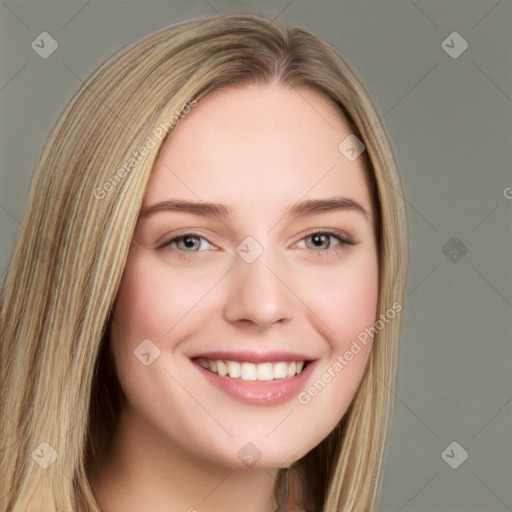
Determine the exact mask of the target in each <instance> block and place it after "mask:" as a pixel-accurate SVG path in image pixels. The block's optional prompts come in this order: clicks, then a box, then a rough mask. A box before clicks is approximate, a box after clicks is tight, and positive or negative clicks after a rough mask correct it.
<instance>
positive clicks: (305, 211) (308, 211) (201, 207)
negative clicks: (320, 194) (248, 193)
mask: <svg viewBox="0 0 512 512" xmlns="http://www.w3.org/2000/svg"><path fill="white" fill-rule="evenodd" d="M338 210H348V211H356V212H359V213H361V214H363V215H364V216H365V217H366V219H367V220H368V221H370V220H371V217H370V213H369V212H368V210H367V209H366V208H364V207H363V206H362V205H361V204H359V203H358V202H357V201H354V200H353V199H349V198H347V197H342V196H339V197H331V198H327V199H309V200H306V201H301V202H298V203H295V204H292V205H291V206H289V207H288V208H287V209H286V210H285V212H284V216H288V217H306V216H308V215H315V214H319V213H326V212H332V211H338ZM168 211H173V212H185V213H192V214H194V215H201V216H203V217H215V218H218V219H225V218H232V217H234V215H235V213H234V211H233V210H232V209H231V208H230V207H228V206H226V205H223V204H217V203H204V202H195V201H186V200H180V199H169V200H167V201H162V202H160V203H156V204H153V205H151V206H148V207H146V208H144V209H143V210H142V211H141V213H140V215H139V220H141V219H145V218H147V217H149V216H151V215H153V214H155V213H157V212H168Z"/></svg>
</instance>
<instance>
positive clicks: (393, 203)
mask: <svg viewBox="0 0 512 512" xmlns="http://www.w3.org/2000/svg"><path fill="white" fill-rule="evenodd" d="M276 80H277V81H278V82H280V83H283V84H287V85H289V86H290V87H293V88H300V87H302V86H308V87H313V88H315V89H316V90H318V91H320V92H322V93H323V94H324V95H325V96H327V97H329V98H330V99H331V100H332V101H334V102H335V104H336V105H338V106H339V108H340V111H341V112H342V113H343V114H344V115H345V117H346V118H347V121H348V122H349V123H350V126H351V128H352V132H353V133H354V134H355V135H356V136H357V137H358V138H360V139H361V140H362V141H363V142H364V144H365V146H366V151H365V152H364V153H363V154H362V155H361V158H363V159H364V162H365V166H366V169H367V178H368V183H369V184H370V188H371V193H372V196H373V201H374V205H375V209H376V212H377V219H378V225H377V231H378V233H377V234H378V240H379V246H378V250H379V299H378V313H377V314H378V315H381V314H385V313H386V311H387V310H389V309H390V308H391V306H392V305H393V304H396V303H398V304H400V305H402V304H403V303H404V299H405V285H406V275H407V248H406V217H405V210H404V204H403V198H402V193H401V186H400V181H399V177H398V173H397V170H396V164H395V161H394V157H393V154H392V151H391V149H390V146H389V143H388V141H387V136H386V133H385V131H384V128H383V127H382V125H381V123H380V120H379V117H378V115H377V113H376V111H375V108H374V106H373V104H372V101H371V99H370V97H369V95H368V93H367V92H366V90H365V88H364V87H363V85H362V84H361V82H360V81H359V79H358V78H357V77H356V75H355V74H354V72H353V71H352V70H351V69H350V68H349V66H348V65H347V63H346V62H345V61H344V60H343V59H342V58H341V57H340V56H339V55H338V53H337V52H336V51H335V50H334V49H333V48H332V47H330V46H329V45H328V44H326V43H325V42H323V41H322V40H320V39H318V38H317V37H315V36H313V35H311V34H309V33H308V32H305V31H303V30H299V29H292V30H288V29H285V28H284V27H280V26H277V25H276V24H274V23H271V22H270V21H269V20H267V19H265V18H262V17H259V16H252V15H231V16H224V17H220V16H214V17H207V18H198V19H193V20H189V21H185V22H182V23H179V24H176V25H173V26H170V27H167V28H164V29H161V30H158V31H157V32H154V33H152V34H150V35H148V36H147V37H145V38H143V39H142V40H140V41H138V42H136V43H135V44H133V45H131V46H129V47H128V48H126V49H124V50H123V51H121V52H120V53H119V54H118V55H115V56H114V57H112V58H111V59H109V60H108V61H107V62H106V63H105V64H103V65H102V66H101V67H100V68H99V69H98V70H97V71H96V72H95V74H94V75H93V76H92V77H91V78H90V79H89V80H88V81H87V82H86V83H85V84H84V86H83V87H82V88H81V89H80V90H79V92H78V93H77V94H76V95H75V97H74V98H73V99H72V101H71V102H70V103H69V105H68V106H67V107H66V109H65V110H64V112H63V113H62V115H61V117H60V118H59V120H58V122H57V124H56V125H55V127H54V129H53V131H52V132H51V134H50V136H49V138H48V140H47V142H46V145H45V147H44V149H43V151H42V153H41V156H40V159H39V161H38V164H37V168H36V170H35V173H34V177H33V181H32V184H31V189H30V192H29V196H28V199H27V207H26V211H25V215H24V218H23V228H22V229H21V231H20V233H19V238H18V241H17V243H16V246H15V249H14V252H13V255H12V259H11V262H10V265H9V268H8V272H7V275H6V278H5V282H4V284H3V288H2V293H1V296H0V301H1V303H0V307H1V317H0V322H1V323H0V339H1V354H0V355H1V358H0V378H1V383H2V389H1V391H0V393H1V395H0V396H1V402H0V406H1V413H2V414H1V415H0V427H1V428H0V436H1V437H0V475H1V484H2V488H1V489H0V500H1V502H0V503H1V506H0V510H1V511H2V512H7V511H9V512H43V511H44V512H51V511H71V510H75V511H79V512H99V510H100V509H99V507H98V505H97V503H96V501H95V499H94V496H93V494H92V491H91V488H90V486H89V481H88V479H87V468H88V466H89V464H91V465H94V464H95V461H96V460H97V458H98V455H99V453H101V450H102V449H104V447H105V446H106V445H107V444H108V443H109V441H110V439H111V436H112V433H113V428H114V426H115V422H116V419H117V416H118V414H119V410H120V407H121V403H122V393H121V391H120V385H119V377H118V376H117V375H116V374H115V370H114V367H113V363H112V360H111V356H109V351H108V349H107V346H108V341H109V339H108V332H109V326H110V322H111V319H110V315H111V311H112V307H113V304H114V302H115V299H116V295H117V291H118V287H119V284H120V280H121V277H122V274H123V269H124V266H125V262H126V259H127V254H128V250H129V247H130V243H131V240H132V236H133V233H134V230H135V226H136V223H137V218H138V214H139V210H140V207H141V205H142V201H143V197H144V193H145V189H146V185H147V182H148V179H149V177H150V173H151V170H152V168H153V164H154V162H155V159H156V157H157V155H158V150H159V148H160V147H161V146H162V143H163V140H164V139H162V140H161V141H158V143H157V145H156V147H155V149H154V150H151V151H148V152H147V154H145V156H144V157H143V158H141V157H140V153H141V151H140V149H141V148H143V147H144V146H146V147H149V142H148V141H149V139H152V140H153V142H154V139H155V136H154V134H155V129H156V128H157V127H159V126H164V125H165V124H166V123H167V126H169V119H171V118H173V116H174V118H176V113H177V112H181V111H182V109H183V106H185V105H187V104H190V101H191V100H193V101H197V102H200V101H201V99H202V98H204V97H205V96H206V95H208V94H210V93H211V92H212V91H214V90H218V89H220V88H224V87H228V86H230V85H242V84H249V83H255V82H257V83H263V84H265V83H269V82H273V81H276ZM340 142H341V141H340ZM134 159H135V161H136V163H135V164H133V165H131V164H130V165H128V166H127V162H132V163H133V162H134ZM123 168H124V172H122V171H121V172H120V169H123ZM107 183H109V185H108V186H107V185H106V184H107ZM400 309H401V308H400ZM401 325H402V318H401V313H400V312H397V313H396V317H395V318H394V319H393V321H390V322H389V323H386V325H385V326H384V327H383V328H382V329H380V330H379V332H378V333H377V334H376V335H375V337H374V341H373V346H372V350H371V354H370V358H369V361H368V365H367V367H366V370H365V374H364V377H363V380H362V382H361V385H360V387H359V389H358V392H357V394H356V396H355V398H354V400H353V402H352V404H351V406H350V408H349V410H348V411H347V413H346V415H345V416H344V418H343V419H342V421H341V422H340V424H339V425H338V426H337V427H336V429H335V430H334V431H333V432H332V433H331V434H330V435H329V436H328V438H327V439H325V440H324V441H323V442H322V443H321V444H320V445H319V446H318V447H316V448H315V449H313V450H312V451H311V452H310V453H308V454H307V455H306V456H305V457H304V458H303V459H301V460H300V461H298V462H297V464H296V465H294V468H297V472H298V471H299V469H300V474H301V475H302V484H301V485H303V487H304V493H305V494H306V495H308V496H309V498H308V499H309V500H310V501H309V502H310V503H312V505H311V507H313V508H314V510H324V511H326V512H335V511H336V512H341V511H344V512H348V511H350V512H363V511H370V510H372V508H373V507H374V504H375V503H376V500H377V497H378V494H379V491H380V485H381V474H380V470H381V467H382V462H383V456H384V454H385V447H386V438H387V437H386V432H387V428H388V423H389V417H390V414H391V410H392V400H391V392H392V390H393V388H394V380H395V373H396V359H397V349H398V343H399V337H400V331H401ZM41 443H48V444H41ZM38 450H39V451H38ZM38 455H39V456H40V457H43V455H44V457H46V459H45V460H48V457H50V458H51V459H52V462H53V463H52V464H51V465H49V466H48V467H46V468H43V467H42V465H41V464H36V462H35V461H36V458H37V456H38ZM55 457H56V459H55ZM53 459H55V460H53ZM289 474H290V473H289V472H288V473H285V471H284V470H282V471H281V472H280V474H279V477H278V479H277V481H276V485H275V496H276V499H277V500H278V502H284V500H285V499H286V496H285V494H287V493H289V492H291V491H290V489H291V487H293V486H288V485H287V483H286V481H287V478H288V476H289ZM295 487H296V486H295ZM287 489H288V490H287Z"/></svg>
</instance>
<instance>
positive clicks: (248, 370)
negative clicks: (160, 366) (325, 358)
mask: <svg viewBox="0 0 512 512" xmlns="http://www.w3.org/2000/svg"><path fill="white" fill-rule="evenodd" d="M197 362H198V363H199V364H200V365H201V366H202V367H203V368H206V369H208V370H211V371H212V372H214V373H218V374H219V375H220V376H221V377H225V376H227V375H229V377H231V378H232V379H238V378H240V379H242V380H252V381H254V380H260V381H265V380H274V379H284V378H285V377H293V376H294V375H296V374H297V373H300V372H301V371H302V367H303V366H304V361H291V362H290V361H279V362H274V363H270V362H269V363H257V364H256V363H240V362H238V361H224V360H221V359H217V360H212V359H205V358H203V357H200V358H199V359H198V361H197Z"/></svg>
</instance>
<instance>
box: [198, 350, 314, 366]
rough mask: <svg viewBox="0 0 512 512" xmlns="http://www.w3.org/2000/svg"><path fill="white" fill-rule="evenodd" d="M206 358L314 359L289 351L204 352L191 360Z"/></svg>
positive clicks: (248, 360)
mask: <svg viewBox="0 0 512 512" xmlns="http://www.w3.org/2000/svg"><path fill="white" fill-rule="evenodd" d="M200 357H202V358H204V359H211V360H221V361H239V362H247V363H266V362H278V361H290V362H291V361H312V360H313V359H314V358H312V357H309V356H306V355H304V354H299V353H297V352H288V351H275V350H272V351H267V352H263V351H254V350H246V351H236V352H231V351H215V352H204V353H201V354H196V355H194V356H192V357H191V359H196V358H200Z"/></svg>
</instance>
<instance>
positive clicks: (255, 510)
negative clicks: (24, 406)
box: [91, 84, 378, 512]
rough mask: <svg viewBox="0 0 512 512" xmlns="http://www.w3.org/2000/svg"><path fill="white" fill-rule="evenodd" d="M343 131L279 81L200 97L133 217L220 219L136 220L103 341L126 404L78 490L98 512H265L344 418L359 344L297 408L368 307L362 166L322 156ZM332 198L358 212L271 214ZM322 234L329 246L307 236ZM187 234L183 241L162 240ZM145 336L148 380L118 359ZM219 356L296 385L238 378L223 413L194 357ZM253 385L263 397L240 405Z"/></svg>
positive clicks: (322, 104) (221, 397) (133, 362)
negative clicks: (297, 366)
mask: <svg viewBox="0 0 512 512" xmlns="http://www.w3.org/2000/svg"><path fill="white" fill-rule="evenodd" d="M299 92H300V94H299ZM350 133H351V131H350V129H349V128H348V127H347V125H346V124H345V123H344V120H343V118H342V116H341V114H340V113H339V112H338V110H337V109H336V107H335V106H334V105H333V104H332V103H331V102H330V101H329V100H328V99H326V98H325V97H324V96H323V95H321V94H319V93H318V92H315V91H313V90H310V89H306V88H300V89H298V90H297V91H296V90H294V89H292V88H289V87H287V86H284V85H280V84H270V85H265V86H261V85H260V86H258V85H250V86H243V87H236V88H228V89H223V90H221V91H217V92H216V93H214V94H211V95H209V96H207V97H206V98H204V99H203V100H201V101H200V102H199V103H198V106H197V107H195V108H194V109H192V111H191V112H190V113H189V114H188V115H187V116H186V117H185V118H184V119H183V120H182V121H181V122H180V124H179V125H178V126H177V127H176V128H175V130H174V131H173V132H172V134H171V136H170V137H169V139H168V140H167V142H166V144H165V146H164V147H163V149H162V152H161V153H160V155H159V159H158V160H157V162H156V164H155V167H154V169H153V173H152V176H151V178H150V182H149V185H148V188H147V193H146V196H145V199H144V204H143V207H142V211H146V210H147V209H148V208H149V207H151V206H153V205H155V204H157V203H161V202H163V201H170V200H182V201H194V202H199V203H217V204H220V205H225V206H227V207H229V208H230V209H231V210H232V212H233V215H232V216H228V217H224V218H217V217H215V216H205V215H198V214H196V213H193V212H190V211H189V212H184V211H181V212H178V211H172V210H165V209H160V210H157V211H153V213H150V214H148V215H146V216H143V217H141V218H140V220H139V222H138V224H137V228H136V232H135V235H134V239H133V243H132V246H131V249H130V254H129V257H128V261H127V264H126V268H125V272H124V275H123V280H122V283H121V288H120V291H119V295H118V298H117V301H116V305H115V311H114V319H115V321H114V322H113V323H112V331H111V349H112V352H113V354H114V358H115V361H116V366H117V370H118V374H119V375H120V376H122V378H121V387H122V389H123V391H124V394H125V396H126V400H127V406H126V408H125V409H124V411H123V412H122V414H121V417H120V420H119V424H118V427H117V430H116V434H115V438H114V442H113V444H112V446H111V447H110V450H109V452H108V454H106V455H105V460H104V462H103V464H102V466H101V471H99V472H98V474H96V475H94V476H92V478H91V484H92V488H93V490H94V493H95V496H96V497H97V499H98V502H99V504H100V506H101V507H102V510H103V511H104V512H140V511H142V510H144V511H147V512H161V511H169V512H174V511H183V512H185V511H190V512H192V511H194V510H197V511H198V512H211V511H219V510H222V511H230V510H236V511H238V512H268V511H271V510H273V498H272V495H273V487H274V480H275V477H276V475H277V472H278V469H279V468H283V467H287V466H289V465H290V464H291V463H293V462H294V461H297V460H298V459H299V458H301V457H302V456H304V455H305V454H306V453H307V452H308V451H310V450H311V449H312V448H314V447H315V446H316V445H318V444H319V443H320V442H321V441H322V439H324V438H325V437H326V436H327V435H328V434H329V433H330V432H331V431H332V430H333V429H334V428H335V426H336V425H337V424H338V422H339V421H340V419H341V418H342V417H343V415H344V414H345V412H346V410H347V408H348V407H349V405H350V403H351V401H352V399H353V397H354V394H355V392H356V391H357V389H358V386H359V384H360V382H361V379H362V376H363V372H364V369H365V366H366V363H367V358H368V355H369V353H370V349H371V343H368V345H367V346H365V347H362V349H361V351H360V352H359V353H357V355H354V357H353V359H352V360H350V361H349V362H348V363H347V365H346V366H344V368H343V370H342V371H339V372H337V373H334V375H335V377H333V378H332V379H330V382H329V383H328V384H327V385H325V387H324V388H323V389H322V390H321V391H320V392H319V393H318V394H317V395H315V396H314V397H312V398H311V400H310V401H309V402H308V403H304V401H302V402H300V401H299V400H298V395H299V392H304V390H306V391H307V390H308V389H309V388H310V387H311V386H312V385H313V383H315V382H316V381H317V380H318V379H320V378H321V377H322V375H323V374H324V373H325V372H328V371H329V369H331V370H330V371H331V374H333V370H332V368H333V365H334V364H335V362H336V361H337V358H338V357H339V356H343V354H344V353H345V352H346V351H347V350H348V349H349V348H350V344H351V342H352V340H354V339H355V338H356V336H357V335H358V334H359V333H360V332H362V331H363V330H364V329H365V328H367V327H370V326H371V325H373V323H374V321H375V316H376V311H377V297H378V256H377V247H376V238H375V226H374V220H373V219H374V211H373V207H372V200H371V197H370V192H369V189H368V186H367V183H366V179H365V170H364V167H363V163H362V159H361V158H358V159H356V160H355V161H349V160H348V159H347V158H345V156H344V155H343V154H342V153H341V152H340V151H339V150H338V145H339V144H340V142H341V141H342V140H343V139H345V137H347V136H348V135H349V134H350ZM339 196H343V197H344V198H346V199H350V200H352V201H353V202H354V204H355V203H357V205H358V206H359V207H361V208H360V209H359V208H358V207H357V206H353V205H352V207H345V208H339V209H331V210H328V211H322V212H319V211H316V212H313V213H311V212H309V213H308V214H306V215H301V216H298V215H296V216H289V215H286V209H287V207H289V206H290V205H293V204H296V203H298V202H303V201H308V200H322V199H328V198H333V197H339ZM361 210H364V211H365V212H366V214H365V213H363V212H362V211H361ZM329 229H331V230H338V232H337V233H335V234H334V235H333V234H331V235H324V236H322V233H324V232H325V230H329ZM189 233H193V234H194V235H193V236H192V238H191V239H189V240H188V242H187V240H186V237H185V238H178V239H177V238H176V237H178V236H183V235H185V234H189ZM337 236H340V237H342V238H344V239H347V238H348V239H349V240H350V241H351V242H353V244H352V245H349V244H345V243H343V242H342V241H340V239H338V238H337ZM246 237H252V239H250V240H249V242H248V243H247V241H246V240H245V239H246ZM244 241H245V242H244ZM166 242H169V243H168V244H167V245H165V246H164V244H165V243H166ZM242 242H244V243H242ZM241 243H242V245H240V244H241ZM237 248H238V249H239V251H238V252H237ZM259 248H262V249H263V251H262V252H261V254H260V253H259V251H258V249H259ZM240 249H242V250H241V252H240ZM244 253H245V254H250V255H252V256H254V255H256V257H255V259H254V261H252V262H250V263H248V262H247V260H246V259H244V258H243V257H242V255H244ZM180 256H185V257H186V256H188V259H183V258H181V259H180ZM147 339H149V340H151V342H150V343H151V344H150V345H145V346H144V347H145V349H144V350H143V352H144V353H145V354H146V356H144V357H146V361H147V359H148V357H150V356H148V355H147V354H152V355H151V357H154V354H156V352H154V348H152V347H158V349H159V350H160V353H159V355H158V357H156V358H155V359H154V361H153V362H152V363H151V364H150V365H148V366H146V365H145V364H143V363H141V360H140V359H139V358H138V357H135V356H134V351H136V352H137V350H136V349H137V347H139V345H140V344H141V342H142V341H143V340H147ZM146 343H147V342H146ZM214 351H215V352H216V353H217V354H213V352H214ZM228 352H229V358H231V359H232V360H234V361H235V362H239V363H240V364H241V363H242V362H243V361H246V362H247V360H248V359H250V358H254V359H255V360H256V359H257V361H258V362H259V363H264V362H265V361H266V360H269V361H272V362H273V363H275V364H277V363H279V362H281V363H286V365H287V366H286V368H287V369H289V368H290V364H291V362H292V361H297V362H299V363H300V362H302V363H303V364H304V367H303V370H302V371H304V372H307V373H304V375H305V376H307V377H306V378H305V379H304V375H302V372H300V373H299V374H297V375H295V376H293V377H292V376H290V377H286V378H282V377H279V376H278V374H277V373H276V374H275V375H276V376H278V377H279V378H274V379H273V380H272V381H271V382H272V385H273V384H274V383H275V382H277V381H279V379H281V381H280V382H281V386H282V388H280V387H277V386H276V387H270V385H271V384H270V383H269V381H265V382H260V381H257V380H256V381H255V380H254V378H252V377H250V375H249V377H248V380H244V381H243V382H242V384H241V386H239V387H238V388H237V389H238V391H239V392H240V390H242V391H241V393H242V394H246V395H248V396H249V398H247V399H246V400H244V399H240V397H239V396H238V395H236V393H235V395H233V394H232V393H230V392H228V391H227V390H226V389H227V388H226V387H225V386H224V383H225V382H226V381H227V380H231V381H233V380H237V382H238V383H240V381H241V380H243V379H241V378H240V377H236V376H235V377H230V376H229V375H227V376H221V375H219V374H218V373H214V372H213V371H212V370H211V369H205V368H204V367H203V366H201V364H199V361H198V359H197V357H198V356H201V357H203V363H204V359H205V357H204V356H211V360H215V359H217V356H219V354H220V356H222V357H224V356H226V354H227V353H228ZM225 358H226V359H229V358H228V357H225ZM206 360H207V362H209V360H208V357H206ZM338 360H339V359H338ZM267 362H268V361H267ZM306 362H307V364H306ZM269 367H270V368H272V369H274V366H272V365H270V366H269V365H267V366H265V368H266V370H265V371H267V370H268V368H269ZM281 367H283V366H282V365H281ZM232 368H233V367H232ZM217 371H219V369H218V368H217ZM233 371H234V372H236V370H233ZM262 371H263V370H262ZM276 371H277V370H276ZM263 373H264V372H263ZM263 373H262V375H263ZM249 374H250V372H249ZM301 375H302V377H301ZM246 377H247V375H246ZM262 378H264V377H262ZM270 378H272V375H271V377H270ZM300 378H302V379H303V380H302V381H300V382H299V381H298V379H300ZM286 379H287V382H286V383H285V384H284V385H282V382H283V380H286ZM294 379H296V380H297V382H299V384H300V385H299V387H297V386H295V387H294V385H293V384H290V382H292V381H294ZM220 381H222V382H221V383H220V384H219V382H220ZM294 382H295V381H294ZM259 385H264V386H266V387H265V390H266V391H265V392H262V393H260V394H258V390H260V389H264V388H263V387H261V388H257V386H259ZM287 386H288V387H287ZM228 387H229V385H228ZM268 389H271V391H268ZM278 389H279V390H280V391H279V392H277V391H275V390H278ZM281 391H282V392H283V396H280V394H281ZM288 395H289V396H288ZM247 443H252V444H251V445H247ZM244 446H245V448H244ZM241 449H242V452H241V454H240V453H239V451H240V450H241ZM244 450H245V451H244ZM237 454H238V455H237ZM247 455H249V458H248V459H247V458H244V457H245V456H247ZM251 457H252V458H251ZM244 461H245V462H244ZM254 461H256V463H254ZM274 506H275V505H274Z"/></svg>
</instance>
